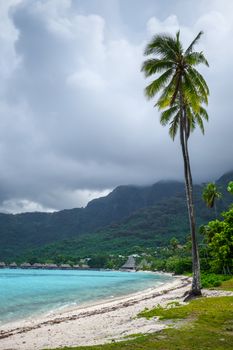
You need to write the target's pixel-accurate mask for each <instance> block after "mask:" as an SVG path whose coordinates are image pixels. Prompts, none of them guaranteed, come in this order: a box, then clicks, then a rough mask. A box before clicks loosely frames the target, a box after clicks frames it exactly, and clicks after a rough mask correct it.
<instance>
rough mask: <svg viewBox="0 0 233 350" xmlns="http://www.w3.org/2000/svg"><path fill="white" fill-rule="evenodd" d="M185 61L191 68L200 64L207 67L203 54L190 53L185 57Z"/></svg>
mask: <svg viewBox="0 0 233 350" xmlns="http://www.w3.org/2000/svg"><path fill="white" fill-rule="evenodd" d="M185 61H186V62H187V63H188V64H189V65H191V66H197V65H198V64H201V63H202V64H204V65H206V66H207V67H209V63H208V61H207V59H206V58H205V56H204V55H203V52H191V53H189V54H188V55H185Z"/></svg>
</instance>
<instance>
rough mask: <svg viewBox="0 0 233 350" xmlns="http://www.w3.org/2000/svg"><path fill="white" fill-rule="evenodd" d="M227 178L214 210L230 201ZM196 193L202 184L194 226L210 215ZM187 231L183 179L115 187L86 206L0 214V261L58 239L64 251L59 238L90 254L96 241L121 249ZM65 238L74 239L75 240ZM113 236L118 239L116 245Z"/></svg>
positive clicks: (100, 245) (165, 239) (227, 176)
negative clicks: (56, 210)
mask: <svg viewBox="0 0 233 350" xmlns="http://www.w3.org/2000/svg"><path fill="white" fill-rule="evenodd" d="M232 178H233V172H229V173H226V174H224V175H223V176H222V177H221V178H220V179H219V180H218V181H217V185H218V186H220V189H221V190H222V191H223V192H224V196H223V198H222V200H221V201H219V202H218V212H219V213H220V212H221V211H222V210H223V209H224V208H226V207H227V206H228V205H229V203H230V200H231V197H230V195H229V194H228V193H227V192H226V190H225V188H226V184H227V183H228V182H229V181H230V180H231V179H232ZM201 193H202V186H201V185H195V186H194V200H195V206H196V214H197V223H198V224H202V223H204V222H206V221H208V220H209V219H211V217H212V216H213V212H211V210H209V209H207V208H206V207H205V204H204V203H203V201H202V198H201ZM188 231H189V225H188V217H187V209H186V201H185V192H184V184H183V183H181V182H176V181H160V182H157V183H156V184H154V185H152V186H144V187H143V186H133V185H130V186H118V187H117V188H115V189H114V190H113V191H112V192H111V193H109V195H107V196H106V197H101V198H97V199H94V200H92V201H90V202H89V203H88V205H87V206H86V208H76V209H70V210H62V211H59V212H54V213H39V212H38V213H37V212H35V213H23V214H15V215H13V214H0V260H11V261H12V260H13V259H17V258H20V256H22V255H23V254H25V252H27V251H29V250H33V249H37V248H40V249H41V248H43V247H44V246H46V245H49V244H57V243H58V242H63V243H61V246H62V249H63V248H64V241H66V245H68V246H69V244H70V245H72V246H73V247H75V248H74V249H75V250H76V253H77V254H79V255H87V254H93V253H94V252H95V251H96V248H97V245H98V249H100V250H105V251H107V252H110V251H111V252H112V251H114V250H115V251H116V250H117V251H119V252H120V251H123V250H129V248H132V247H134V246H137V245H139V246H149V245H151V244H152V245H156V244H157V245H161V244H166V242H168V240H169V239H170V238H171V237H173V236H176V237H177V238H179V239H180V240H181V241H182V240H184V238H185V237H186V236H187V234H188ZM67 240H68V243H67ZM69 240H75V244H74V241H73V243H72V242H71V243H69ZM114 240H115V241H119V242H118V243H119V244H118V247H117V248H116V245H115V244H114V242H113V241H114ZM59 244H60V243H59ZM56 249H58V248H56ZM56 249H55V250H56ZM69 249H70V248H69ZM63 250H64V249H63Z"/></svg>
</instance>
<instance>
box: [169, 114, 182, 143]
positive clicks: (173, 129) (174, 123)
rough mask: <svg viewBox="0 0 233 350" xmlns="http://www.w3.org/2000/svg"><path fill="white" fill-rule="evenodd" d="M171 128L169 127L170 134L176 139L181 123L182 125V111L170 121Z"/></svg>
mask: <svg viewBox="0 0 233 350" xmlns="http://www.w3.org/2000/svg"><path fill="white" fill-rule="evenodd" d="M170 125H171V126H170V128H169V135H170V136H171V138H172V140H173V141H174V140H175V137H176V134H177V131H178V128H179V125H180V112H178V113H177V114H176V116H175V117H174V119H173V120H172V122H171V123H170Z"/></svg>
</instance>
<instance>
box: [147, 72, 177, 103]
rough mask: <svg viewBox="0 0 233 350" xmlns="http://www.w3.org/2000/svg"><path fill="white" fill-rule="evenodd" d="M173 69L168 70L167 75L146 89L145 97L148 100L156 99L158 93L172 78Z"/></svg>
mask: <svg viewBox="0 0 233 350" xmlns="http://www.w3.org/2000/svg"><path fill="white" fill-rule="evenodd" d="M172 72H173V69H172V68H171V69H168V70H167V71H166V72H165V73H163V74H162V75H160V77H159V78H157V79H155V80H153V81H152V82H151V83H150V84H149V85H148V86H147V87H146V88H145V95H146V97H147V98H148V99H150V98H152V97H154V96H155V95H156V94H157V92H158V91H159V90H160V89H162V88H163V87H164V86H165V85H166V83H167V82H168V80H169V79H170V78H171V75H172Z"/></svg>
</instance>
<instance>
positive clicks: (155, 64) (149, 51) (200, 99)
mask: <svg viewBox="0 0 233 350" xmlns="http://www.w3.org/2000/svg"><path fill="white" fill-rule="evenodd" d="M202 34H203V33H202V32H200V33H199V34H198V35H197V36H196V37H195V39H194V40H193V41H192V42H191V44H190V45H189V46H188V48H187V49H186V50H184V49H183V46H182V43H181V41H180V33H179V32H178V33H177V34H176V36H175V37H174V36H171V35H169V34H158V35H155V36H154V37H153V38H152V40H151V41H150V42H149V43H148V45H147V46H146V49H145V55H146V56H150V55H151V56H152V57H150V58H149V59H147V60H146V61H145V62H144V63H143V65H142V71H143V72H144V74H145V76H146V77H151V76H154V75H156V76H155V79H154V80H152V82H151V83H150V84H149V85H148V86H147V87H146V89H145V94H146V96H147V97H148V98H149V99H151V98H153V97H154V96H155V95H157V94H158V93H160V94H159V96H158V99H157V102H156V104H155V106H156V107H157V108H158V109H159V110H160V111H161V118H160V122H161V124H162V125H167V124H169V134H170V136H171V137H172V139H173V140H174V138H175V136H176V135H177V132H179V137H180V144H181V149H182V155H183V161H184V175H185V189H186V197H187V206H188V213H189V222H190V231H191V236H192V258H193V280H192V289H191V291H190V294H189V295H190V296H193V295H200V294H201V282H200V263H199V255H198V245H197V239H196V224H195V213H194V205H193V183H192V174H191V167H190V159H189V149H188V140H189V136H190V133H191V132H192V131H193V130H194V129H195V127H196V126H197V125H198V126H199V127H200V128H201V131H202V132H203V133H204V125H203V119H205V120H208V114H207V112H206V110H205V109H204V107H203V105H204V104H206V105H207V103H208V95H209V89H208V86H207V84H206V81H205V79H204V78H203V76H202V75H201V74H200V73H199V72H198V71H197V69H196V67H197V65H199V64H204V65H206V66H208V62H207V60H206V58H205V56H204V55H203V53H202V52H197V51H194V47H195V44H197V43H198V41H199V39H200V37H201V35H202Z"/></svg>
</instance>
